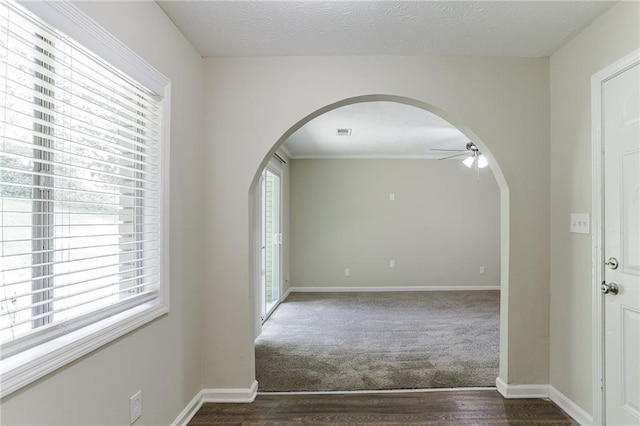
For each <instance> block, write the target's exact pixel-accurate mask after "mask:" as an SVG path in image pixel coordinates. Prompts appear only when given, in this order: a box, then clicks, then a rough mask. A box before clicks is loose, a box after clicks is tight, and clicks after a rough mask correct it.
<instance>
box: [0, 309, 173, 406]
mask: <svg viewBox="0 0 640 426" xmlns="http://www.w3.org/2000/svg"><path fill="white" fill-rule="evenodd" d="M168 312H169V309H168V307H167V306H165V305H164V304H162V303H160V301H158V300H155V301H151V302H148V303H145V304H143V305H140V306H137V307H135V308H132V309H129V310H127V311H125V312H122V313H120V314H118V315H114V316H112V317H110V318H107V319H105V320H102V321H99V322H96V323H94V324H92V325H89V326H87V327H83V328H81V329H79V330H77V331H74V332H72V333H69V334H66V335H64V336H61V337H59V338H57V339H54V340H52V341H50V342H47V343H44V344H42V345H39V346H36V347H34V348H32V349H29V350H26V351H23V352H20V353H18V354H16V355H14V356H11V357H8V358H6V359H3V360H1V361H0V398H4V397H5V396H7V395H9V394H11V393H13V392H15V391H17V390H18V389H20V388H22V387H24V386H27V385H28V384H30V383H32V382H34V381H36V380H38V379H40V378H41V377H44V376H45V375H47V374H49V373H52V372H54V371H55V370H57V369H58V368H61V367H63V366H65V365H67V364H69V363H70V362H72V361H75V360H76V359H78V358H80V357H82V356H84V355H86V354H88V353H90V352H92V351H94V350H96V349H98V348H100V347H101V346H104V345H105V344H107V343H109V342H112V341H114V340H115V339H117V338H119V337H121V336H124V335H125V334H127V333H129V332H131V331H133V330H135V329H137V328H138V327H141V326H143V325H144V324H147V323H149V322H151V321H153V320H154V319H156V318H158V317H160V316H162V315H165V314H167V313H168Z"/></svg>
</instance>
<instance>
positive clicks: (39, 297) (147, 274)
mask: <svg viewBox="0 0 640 426" xmlns="http://www.w3.org/2000/svg"><path fill="white" fill-rule="evenodd" d="M0 105H1V110H0V135H1V137H2V141H1V157H0V178H1V186H0V196H1V198H0V207H1V209H2V211H1V213H0V228H1V231H0V232H1V233H2V235H1V254H2V260H1V263H0V342H1V349H2V357H3V358H6V357H10V356H13V355H15V354H16V353H19V352H21V351H24V350H27V349H29V348H32V347H34V346H37V345H39V344H41V343H43V342H47V341H50V340H52V339H55V338H57V337H59V336H61V335H63V334H67V333H70V332H73V331H74V330H77V329H79V328H82V327H84V326H86V325H88V324H92V323H95V322H96V321H100V320H102V319H105V318H107V317H110V316H113V315H116V314H119V313H121V312H123V311H126V310H127V309H131V308H133V307H136V306H139V305H141V304H144V303H148V302H149V301H153V300H154V299H156V298H158V297H159V294H160V291H161V285H160V281H161V269H162V268H161V221H160V214H161V212H160V209H161V206H162V203H161V200H162V179H161V158H162V155H161V116H162V113H161V112H162V111H161V109H162V97H161V96H160V95H158V94H156V93H153V92H152V91H151V90H148V89H146V88H145V87H144V86H143V85H141V84H139V83H137V82H136V81H134V80H133V79H131V78H129V77H128V76H126V75H125V74H123V73H121V72H120V71H118V70H117V69H115V68H114V67H113V66H111V65H109V64H108V63H106V62H105V61H103V60H101V59H100V58H98V57H96V56H95V55H94V54H92V53H91V52H90V51H88V50H86V49H85V48H83V47H82V46H80V45H79V44H77V43H76V42H74V41H73V40H71V39H70V38H69V37H67V36H65V35H64V34H62V33H60V32H59V31H57V30H55V29H53V28H51V27H49V26H48V25H46V24H44V23H43V22H40V20H39V19H38V18H36V17H35V16H33V15H32V14H31V13H29V12H27V11H25V10H24V9H22V8H21V7H20V6H18V5H16V4H14V3H7V2H1V3H0Z"/></svg>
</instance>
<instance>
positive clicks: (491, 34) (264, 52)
mask: <svg viewBox="0 0 640 426" xmlns="http://www.w3.org/2000/svg"><path fill="white" fill-rule="evenodd" d="M614 3H615V2H611V1H558V0H555V1H380V0H378V1H374V0H360V1H342V0H337V1H336V0H334V1H318V0H304V1H269V0H266V1H244V0H235V1H233V0H232V1H229V0H225V1H213V0H208V1H158V4H159V5H160V7H161V8H162V9H163V10H164V11H165V13H166V14H167V15H168V16H169V18H171V19H172V20H173V22H174V23H175V24H176V26H177V27H178V28H179V29H180V31H182V33H183V34H184V35H185V36H186V38H187V39H188V40H189V41H190V42H191V43H192V44H193V45H194V46H195V47H196V49H197V50H198V51H199V52H200V53H201V54H202V56H318V55H447V56H450V55H463V56H519V57H544V56H549V55H550V54H552V53H553V52H554V51H555V50H557V49H558V48H559V47H560V46H562V45H563V44H564V43H565V42H566V41H567V40H568V39H570V38H571V37H572V36H573V35H575V34H577V33H578V32H579V31H580V30H581V29H583V28H584V27H586V26H587V25H588V24H589V23H590V22H591V21H593V20H594V19H595V18H596V17H598V16H599V15H601V14H602V13H604V12H605V11H606V10H607V9H608V8H609V7H611V6H612V5H613V4H614ZM338 127H347V128H352V129H353V133H352V136H351V137H338V136H336V129H337V128H338ZM466 142H467V139H466V138H465V137H464V136H463V135H462V134H461V133H460V132H459V131H458V130H456V129H455V128H453V127H452V126H451V125H449V123H447V122H445V121H444V120H441V119H439V118H438V117H436V116H435V115H433V114H430V113H428V112H425V111H423V110H420V109H418V108H415V107H411V106H407V105H401V104H394V103H389V102H375V103H368V104H357V105H351V106H347V107H343V108H339V109H336V110H334V111H331V112H329V113H327V114H325V115H323V116H320V117H317V118H316V119H314V120H312V121H311V122H309V123H308V124H306V125H305V126H304V127H303V128H301V129H300V130H299V131H298V132H296V133H295V134H294V135H292V137H291V138H290V139H289V140H288V141H287V142H286V145H285V146H286V147H287V149H288V150H289V151H290V152H291V154H292V155H293V156H294V157H299V158H300V157H336V156H338V157H354V156H355V157H410V156H414V157H426V158H433V157H434V156H435V157H441V156H443V155H442V154H438V153H434V152H433V151H430V148H434V147H435V148H450V149H462V148H463V147H464V145H465V144H466ZM434 154H435V155H434Z"/></svg>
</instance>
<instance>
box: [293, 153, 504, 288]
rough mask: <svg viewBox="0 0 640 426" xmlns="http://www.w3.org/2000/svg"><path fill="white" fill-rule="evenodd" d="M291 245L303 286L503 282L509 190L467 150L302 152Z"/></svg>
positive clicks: (297, 281)
mask: <svg viewBox="0 0 640 426" xmlns="http://www.w3.org/2000/svg"><path fill="white" fill-rule="evenodd" d="M390 193H393V194H394V196H395V201H390V200H389V194H390ZM291 253H292V257H291V260H292V263H291V282H292V285H293V286H295V287H361V286H365V287H396V286H476V287H478V286H499V285H500V191H499V189H498V185H497V183H496V181H495V179H494V177H493V174H492V173H491V170H490V169H488V168H486V169H481V170H480V180H479V181H478V176H477V174H476V171H475V170H474V169H468V168H467V167H466V166H465V165H464V164H462V161H460V160H458V161H455V160H447V161H437V160H424V159H411V160H409V159H405V160H391V159H386V160H383V159H380V160H372V159H362V160H355V159H352V160H346V159H334V160H329V159H315V160H293V161H292V162H291ZM391 259H393V260H394V261H395V268H393V269H392V268H390V267H389V260H391ZM480 266H484V267H485V273H484V274H482V275H481V274H480V272H479V271H480ZM345 268H349V269H350V276H348V277H346V276H345V275H344V269H345Z"/></svg>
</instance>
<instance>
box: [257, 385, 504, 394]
mask: <svg viewBox="0 0 640 426" xmlns="http://www.w3.org/2000/svg"><path fill="white" fill-rule="evenodd" d="M477 390H496V388H495V387H490V386H489V387H469V388H428V389H378V390H354V391H306V392H268V391H266V392H258V395H285V396H286V395H360V394H362V395H368V394H387V393H430V392H460V391H477Z"/></svg>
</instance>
